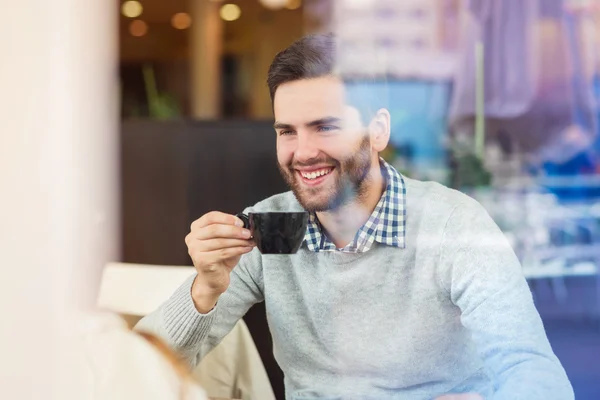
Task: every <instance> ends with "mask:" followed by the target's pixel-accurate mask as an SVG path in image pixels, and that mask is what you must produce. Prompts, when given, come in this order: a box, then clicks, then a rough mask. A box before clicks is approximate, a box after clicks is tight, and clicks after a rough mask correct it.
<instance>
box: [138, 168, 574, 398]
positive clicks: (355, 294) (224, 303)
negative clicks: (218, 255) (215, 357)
mask: <svg viewBox="0 0 600 400" xmlns="http://www.w3.org/2000/svg"><path fill="white" fill-rule="evenodd" d="M405 183H406V191H407V194H406V196H407V198H406V200H407V202H406V204H407V223H406V248H405V249H401V248H395V247H388V246H385V245H381V244H378V243H375V244H374V247H373V248H371V250H369V251H367V252H365V253H359V254H348V253H341V252H318V253H316V252H311V251H309V250H308V249H307V248H306V244H304V245H303V247H302V248H301V249H300V251H299V252H298V253H297V254H296V255H291V256H279V255H273V256H261V254H260V253H259V252H258V251H257V250H256V249H255V250H253V251H252V252H251V253H249V254H247V255H244V256H243V257H242V259H241V261H240V263H239V264H238V265H237V266H236V267H235V268H234V270H233V272H232V274H231V284H230V287H229V288H228V290H227V291H226V292H225V293H224V294H223V295H222V296H221V298H220V299H219V301H218V304H217V306H216V307H215V309H213V310H212V311H211V312H210V313H208V314H206V315H202V314H200V313H198V312H197V311H196V309H195V308H194V305H193V302H192V299H191V295H190V287H191V284H192V281H193V277H190V279H188V280H187V281H186V282H184V283H183V285H182V286H181V287H180V288H179V289H178V290H177V291H176V292H175V293H174V294H173V296H172V297H171V298H170V299H169V300H168V301H167V302H166V303H164V304H163V305H162V306H161V307H160V308H159V309H158V310H156V311H155V312H154V313H152V314H150V315H149V316H147V317H145V318H144V319H143V320H142V321H140V323H139V324H138V326H137V329H145V330H150V331H152V332H154V333H156V334H158V335H160V336H162V337H163V338H165V339H166V340H167V341H168V343H170V345H171V346H173V348H174V349H175V350H176V351H178V352H179V353H180V354H182V355H183V356H184V357H185V358H187V359H188V360H189V361H190V363H191V364H192V365H194V364H196V363H198V362H199V361H200V359H201V358H202V357H203V356H204V355H205V354H206V353H207V352H209V351H210V350H211V349H212V348H213V347H214V346H215V345H217V344H218V343H219V341H220V340H221V339H222V338H223V337H224V336H225V335H226V334H227V333H228V332H229V330H230V329H231V328H232V326H233V325H234V324H235V323H236V322H237V321H238V320H239V319H240V318H242V316H243V315H244V314H245V313H246V312H247V310H248V309H249V308H250V307H251V306H252V305H253V304H255V303H257V302H260V301H264V302H265V305H266V310H267V318H268V322H269V328H270V330H271V333H272V335H273V351H274V354H275V358H276V359H277V362H278V363H279V365H280V366H281V368H282V370H283V372H284V374H285V387H286V398H287V399H288V400H293V399H300V398H302V399H307V398H316V399H330V398H331V399H344V400H347V399H348V400H353V399H373V400H375V399H377V400H385V399H415V400H419V399H423V400H425V399H426V400H429V399H433V398H435V397H436V396H438V395H441V394H445V393H456V392H477V393H480V394H481V395H483V396H484V397H485V398H486V399H496V400H518V399H523V400H570V399H573V391H572V388H571V385H570V383H569V381H568V378H567V376H566V374H565V371H564V369H563V368H562V366H561V364H560V362H559V361H558V359H557V358H556V356H555V355H554V354H553V352H552V349H551V348H550V345H549V343H548V340H547V338H546V335H545V332H544V327H543V325H542V322H541V320H540V317H539V315H538V313H537V311H536V309H535V307H534V304H533V300H532V296H531V293H530V291H529V288H528V286H527V283H526V281H525V279H524V278H523V274H522V272H521V267H520V265H519V262H518V260H517V258H516V256H515V255H514V253H513V251H512V250H511V248H510V246H509V245H508V243H507V241H506V240H505V238H504V236H503V234H502V232H501V231H500V230H499V229H498V227H497V226H496V224H495V223H494V222H493V221H492V220H491V218H490V217H489V216H488V214H487V213H486V212H485V210H484V209H483V208H482V207H481V206H480V205H479V204H478V203H477V202H476V201H474V200H473V199H471V198H469V197H467V196H466V195H464V194H461V193H459V192H457V191H454V190H451V189H448V188H445V187H443V186H441V185H439V184H436V183H430V182H419V181H415V180H412V179H405ZM298 209H301V207H300V205H299V204H298V202H297V200H296V199H295V197H294V196H293V194H292V193H289V192H288V193H284V194H281V195H277V196H274V197H271V198H269V199H267V200H264V201H262V202H260V203H258V204H257V205H256V206H254V207H252V208H250V209H248V210H246V211H252V210H254V211H292V210H298ZM303 392H309V394H306V395H305V394H303Z"/></svg>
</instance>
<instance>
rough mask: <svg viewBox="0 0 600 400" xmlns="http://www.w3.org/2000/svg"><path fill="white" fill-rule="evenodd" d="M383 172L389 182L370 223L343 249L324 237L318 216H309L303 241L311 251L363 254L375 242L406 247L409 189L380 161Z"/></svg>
mask: <svg viewBox="0 0 600 400" xmlns="http://www.w3.org/2000/svg"><path fill="white" fill-rule="evenodd" d="M380 165H381V171H382V172H383V175H384V178H385V179H386V188H385V191H384V192H383V194H382V195H381V198H380V199H379V202H378V203H377V206H376V207H375V209H374V210H373V212H372V213H371V216H370V217H369V219H368V220H367V222H366V223H365V224H364V225H363V226H362V227H361V228H360V229H359V231H358V232H357V233H356V236H355V237H354V240H353V241H352V242H351V243H349V244H348V245H347V246H346V247H344V248H343V249H338V248H336V246H335V244H333V242H331V241H330V240H329V238H327V236H326V235H325V234H324V233H323V229H322V227H321V224H320V222H319V219H318V218H317V215H316V214H315V213H310V214H309V218H308V228H307V230H306V236H305V238H304V240H305V242H306V244H307V246H308V249H309V250H310V251H314V252H318V251H342V252H345V253H363V252H366V251H368V250H369V249H370V248H371V246H372V245H373V242H378V243H380V244H384V245H387V246H393V247H399V248H402V249H403V248H405V247H406V235H405V228H406V188H405V185H404V179H403V178H402V175H400V174H399V173H398V171H396V169H395V168H394V167H392V166H391V165H390V164H388V163H387V162H385V161H384V160H383V159H380Z"/></svg>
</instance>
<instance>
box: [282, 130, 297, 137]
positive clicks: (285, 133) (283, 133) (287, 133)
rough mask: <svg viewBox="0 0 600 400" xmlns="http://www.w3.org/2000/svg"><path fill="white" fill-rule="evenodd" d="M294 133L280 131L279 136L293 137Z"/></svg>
mask: <svg viewBox="0 0 600 400" xmlns="http://www.w3.org/2000/svg"><path fill="white" fill-rule="evenodd" d="M293 134H294V131H279V136H286V135H293Z"/></svg>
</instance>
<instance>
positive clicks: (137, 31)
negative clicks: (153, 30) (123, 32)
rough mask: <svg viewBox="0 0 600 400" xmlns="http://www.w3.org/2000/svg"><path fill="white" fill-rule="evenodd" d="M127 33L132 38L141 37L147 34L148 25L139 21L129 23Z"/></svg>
mask: <svg viewBox="0 0 600 400" xmlns="http://www.w3.org/2000/svg"><path fill="white" fill-rule="evenodd" d="M129 33H131V35H132V36H136V37H141V36H144V35H145V34H146V33H148V24H147V23H145V22H144V21H142V20H141V19H136V20H133V21H131V24H129Z"/></svg>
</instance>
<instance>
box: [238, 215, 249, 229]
mask: <svg viewBox="0 0 600 400" xmlns="http://www.w3.org/2000/svg"><path fill="white" fill-rule="evenodd" d="M235 216H236V217H238V218H239V219H241V220H242V222H243V223H244V228H246V229H250V218H248V216H247V215H246V214H244V213H237V214H235Z"/></svg>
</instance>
